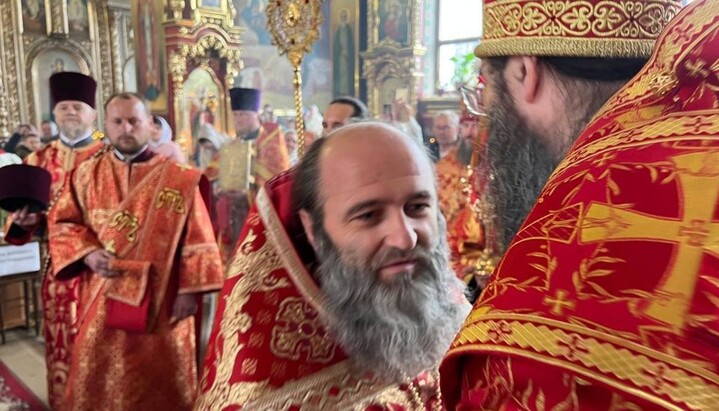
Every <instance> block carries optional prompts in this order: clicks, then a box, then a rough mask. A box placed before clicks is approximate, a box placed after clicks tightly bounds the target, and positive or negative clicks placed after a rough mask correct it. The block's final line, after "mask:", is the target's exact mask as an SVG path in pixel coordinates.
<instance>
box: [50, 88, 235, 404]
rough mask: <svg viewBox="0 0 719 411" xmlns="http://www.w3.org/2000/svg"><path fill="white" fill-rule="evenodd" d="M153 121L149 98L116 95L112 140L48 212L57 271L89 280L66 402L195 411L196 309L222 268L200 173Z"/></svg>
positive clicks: (110, 108) (109, 124)
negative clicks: (169, 152) (174, 153)
mask: <svg viewBox="0 0 719 411" xmlns="http://www.w3.org/2000/svg"><path fill="white" fill-rule="evenodd" d="M151 127H152V116H151V114H150V110H149V107H148V106H147V104H146V103H145V102H144V101H143V99H142V98H141V97H140V96H139V95H137V94H134V93H121V94H118V95H115V96H113V97H111V98H110V99H109V100H108V103H107V108H106V121H105V129H106V131H107V135H108V137H109V140H110V142H111V146H108V148H107V149H104V150H102V151H100V152H99V153H98V154H97V155H95V156H93V158H91V159H89V160H87V161H85V162H84V163H82V164H81V165H80V166H79V167H78V168H77V169H76V170H75V172H74V173H73V175H72V178H71V181H70V182H69V184H68V186H67V187H66V188H65V190H63V193H62V195H61V196H60V198H59V199H58V201H57V203H56V204H55V207H54V208H53V210H52V212H51V215H50V218H49V221H50V241H51V247H50V251H51V254H52V259H53V271H52V272H51V273H49V275H52V276H54V277H55V280H56V281H62V280H67V279H73V278H78V279H79V281H80V282H81V297H80V312H79V318H78V332H77V336H76V338H75V346H74V349H73V351H72V358H71V363H70V374H69V378H68V382H67V388H66V390H65V400H64V407H63V409H67V410H99V409H117V410H131V409H132V410H136V409H153V410H169V409H172V410H185V409H189V408H190V407H191V406H192V402H193V400H194V397H195V393H196V388H197V387H196V386H197V367H196V360H197V357H196V356H197V353H196V342H195V335H196V328H195V319H194V317H193V314H195V313H196V311H197V300H198V297H199V296H200V294H201V293H204V292H207V291H212V290H216V289H218V288H219V286H220V284H221V281H222V267H221V262H220V258H219V252H218V249H217V245H216V243H215V241H214V235H213V232H212V226H211V224H210V220H209V216H208V213H207V209H206V207H205V204H204V203H203V200H202V197H201V195H200V190H199V187H198V185H199V183H200V179H201V172H200V171H199V170H196V169H193V168H191V167H189V166H187V165H184V164H180V163H175V162H173V161H171V160H168V159H165V158H164V157H162V156H158V155H154V154H153V153H152V151H151V150H149V148H148V141H149V138H150V130H151Z"/></svg>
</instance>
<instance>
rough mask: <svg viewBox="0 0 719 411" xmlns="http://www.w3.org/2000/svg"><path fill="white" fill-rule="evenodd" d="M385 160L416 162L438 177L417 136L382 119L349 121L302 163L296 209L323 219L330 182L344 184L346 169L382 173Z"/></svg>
mask: <svg viewBox="0 0 719 411" xmlns="http://www.w3.org/2000/svg"><path fill="white" fill-rule="evenodd" d="M383 162H386V163H395V164H403V163H407V164H413V165H416V166H417V167H418V169H419V168H422V169H423V170H424V171H427V170H428V171H429V172H430V173H431V174H432V181H434V174H433V173H434V170H433V168H432V163H431V160H430V158H429V156H428V154H427V153H426V151H425V150H424V148H423V147H420V146H419V145H418V144H417V143H416V142H415V141H414V139H412V138H410V137H409V136H407V135H405V134H403V133H402V132H401V131H399V130H397V129H396V128H394V127H392V126H390V125H388V124H386V123H382V122H375V121H366V122H361V123H354V124H349V125H347V126H345V127H342V128H341V129H337V130H335V131H334V132H333V133H330V134H329V135H328V136H327V137H325V138H322V139H319V140H317V142H315V143H314V144H313V145H312V146H311V147H310V149H309V150H308V151H307V153H306V155H305V156H304V158H303V159H302V161H301V162H300V164H299V165H298V170H297V176H296V178H295V184H294V188H293V192H294V195H293V197H292V198H293V201H294V203H295V209H296V210H298V211H299V210H306V211H308V212H310V214H312V215H314V216H316V217H320V219H321V217H322V216H323V213H322V204H323V203H324V200H323V199H322V193H321V191H322V189H323V188H324V187H325V184H326V183H329V184H330V185H336V184H338V183H339V184H341V182H342V181H343V178H342V175H344V174H346V173H352V172H360V173H362V172H365V171H366V172H367V173H375V174H377V173H381V171H382V170H383V164H382V163H383ZM424 167H427V168H426V169H425V168H424ZM335 171H339V173H340V175H337V174H334V172H335ZM322 176H325V178H323V177H322ZM327 177H329V178H327ZM377 177H378V176H375V178H377Z"/></svg>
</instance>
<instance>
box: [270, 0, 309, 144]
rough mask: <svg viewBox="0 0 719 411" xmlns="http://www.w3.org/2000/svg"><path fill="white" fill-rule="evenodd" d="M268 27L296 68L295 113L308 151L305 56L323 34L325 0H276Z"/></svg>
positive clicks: (273, 38) (299, 135) (271, 4)
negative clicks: (305, 108) (303, 71)
mask: <svg viewBox="0 0 719 411" xmlns="http://www.w3.org/2000/svg"><path fill="white" fill-rule="evenodd" d="M267 19H268V23H267V27H268V29H269V31H270V33H271V34H272V41H273V43H274V44H275V45H277V47H278V48H279V50H280V54H286V55H287V58H289V59H290V64H292V67H293V69H294V78H293V81H292V84H293V85H294V87H295V113H296V114H295V115H296V119H297V120H296V122H297V138H298V152H299V155H300V157H302V156H303V155H304V153H305V131H304V129H305V124H304V119H303V117H302V73H301V67H302V59H303V58H304V56H305V54H307V53H309V52H310V51H311V50H312V44H313V43H314V42H315V40H317V39H318V38H319V37H320V25H321V24H322V0H274V1H271V2H269V3H268V4H267Z"/></svg>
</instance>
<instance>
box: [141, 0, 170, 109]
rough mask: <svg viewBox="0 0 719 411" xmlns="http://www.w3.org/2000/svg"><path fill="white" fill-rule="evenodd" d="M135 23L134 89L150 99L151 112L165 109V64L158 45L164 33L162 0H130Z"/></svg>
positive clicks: (162, 49) (163, 53) (162, 42)
mask: <svg viewBox="0 0 719 411" xmlns="http://www.w3.org/2000/svg"><path fill="white" fill-rule="evenodd" d="M132 6H133V10H132V15H133V27H135V32H134V33H135V57H136V61H137V92H138V93H140V94H141V95H142V96H144V97H145V98H146V99H147V100H148V101H149V102H150V108H151V109H152V111H153V112H155V113H161V114H165V113H167V109H168V106H167V71H166V70H167V68H166V67H167V64H166V53H165V48H164V47H163V46H162V45H163V44H164V43H165V42H164V37H165V33H164V30H163V27H162V16H163V3H162V2H157V1H155V0H138V1H134V2H133V3H132Z"/></svg>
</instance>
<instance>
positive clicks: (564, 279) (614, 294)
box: [442, 0, 719, 410]
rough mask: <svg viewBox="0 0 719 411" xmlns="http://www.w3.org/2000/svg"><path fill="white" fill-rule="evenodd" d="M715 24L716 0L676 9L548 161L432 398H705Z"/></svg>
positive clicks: (541, 403) (665, 406)
mask: <svg viewBox="0 0 719 411" xmlns="http://www.w3.org/2000/svg"><path fill="white" fill-rule="evenodd" d="M487 4H489V3H487ZM645 6H646V7H644V8H640V9H637V8H634V7H632V9H631V10H632V12H637V13H639V12H641V13H643V10H647V11H648V10H652V9H653V8H654V7H657V5H656V3H652V4H651V7H650V4H649V3H647V4H646V5H645ZM485 7H487V6H486V5H485ZM597 7H598V8H597V9H596V10H600V8H603V7H605V5H603V4H598V5H597ZM671 10H672V9H671V8H667V14H665V15H666V16H670V14H669V13H670V12H671ZM628 11H629V10H628ZM651 14H652V15H653V16H656V15H659V14H655V12H654V11H652V12H651ZM595 16H598V17H600V15H597V14H595ZM601 16H603V15H601ZM597 21H598V22H599V21H604V20H603V19H598V20H597ZM632 21H633V22H635V24H636V23H638V22H646V20H644V19H643V18H633V19H632ZM718 27H719V1H717V0H697V1H695V2H693V3H692V4H691V5H689V6H687V7H686V8H685V9H684V10H682V11H681V12H680V13H679V14H678V15H677V16H676V17H675V18H674V19H673V20H671V21H670V22H669V24H668V26H667V27H666V29H665V30H664V31H663V32H662V34H661V36H660V37H659V38H658V39H657V41H656V45H655V46H654V52H653V54H652V56H651V57H650V59H649V61H648V63H647V64H646V65H645V66H644V68H643V69H642V70H641V71H640V72H639V73H638V74H637V75H636V76H635V77H634V78H633V79H632V80H631V81H629V83H627V84H626V85H625V86H624V87H623V88H621V89H620V90H619V91H618V92H617V93H616V94H614V96H613V97H612V98H610V99H609V100H608V102H607V103H606V104H605V105H604V106H603V107H602V108H601V109H600V110H599V112H598V113H596V115H595V116H594V118H593V120H592V121H591V122H590V123H589V125H588V126H587V127H586V128H585V129H584V131H583V132H582V133H581V134H580V135H579V138H578V139H577V140H576V142H575V143H574V146H573V147H572V148H571V150H570V151H569V153H568V154H567V156H566V157H565V158H564V160H563V161H562V162H561V163H560V164H559V166H558V167H557V168H556V169H555V170H554V172H553V174H552V176H551V178H550V179H549V181H548V182H547V184H546V185H545V187H544V189H543V190H542V192H541V194H540V196H539V199H538V200H537V202H536V204H535V206H534V208H533V209H532V210H531V212H530V213H529V215H528V217H527V219H526V221H525V222H524V224H523V225H522V226H521V228H520V229H519V232H518V233H517V235H516V237H515V238H514V240H513V241H512V242H511V243H509V247H508V248H507V250H506V252H505V254H504V256H503V258H502V261H501V262H500V263H499V266H498V267H497V269H496V270H495V272H494V274H493V277H492V279H491V280H490V283H489V284H488V285H487V288H486V289H485V290H484V292H483V294H482V296H481V298H480V300H479V301H478V302H477V304H476V305H475V307H474V310H473V312H472V314H471V315H470V316H469V318H468V319H467V322H466V324H465V325H464V328H463V329H462V331H461V332H460V334H459V336H458V337H457V339H456V340H455V342H454V344H453V347H452V349H451V350H450V352H449V354H448V355H447V357H446V359H445V361H444V363H443V365H442V388H443V390H442V392H443V394H444V397H445V400H446V405H447V408H448V409H450V410H485V409H492V410H496V409H501V410H518V409H522V410H545V409H563V410H711V409H716V408H715V407H717V403H718V402H719V372H718V371H717V369H718V368H717V365H718V364H719V361H718V359H719V357H717V343H718V342H719V340H718V339H717V336H719V321H718V318H719V315H718V314H719V310H718V308H719V304H717V302H718V301H719V36H718V35H717V33H719V31H718V30H717V28H718ZM652 28H657V27H656V26H655V23H652ZM486 32H487V31H486V30H485V33H486ZM483 44H484V43H483ZM558 44H561V43H558ZM585 44H591V43H586V42H585ZM515 49H516V48H515ZM479 50H481V48H480V49H479ZM506 77H507V78H511V75H510V74H507V75H506ZM496 84H497V83H495V79H490V80H489V81H488V84H487V89H488V90H490V89H492V88H494V87H496ZM494 90H496V89H494ZM510 90H514V88H510ZM493 92H494V91H493ZM510 97H512V95H511V94H510ZM512 100H514V99H512ZM493 110H494V109H490V113H492V112H493ZM492 121H494V120H493V118H492V117H491V116H490V129H491V127H492ZM489 138H492V132H491V130H490V135H489Z"/></svg>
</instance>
